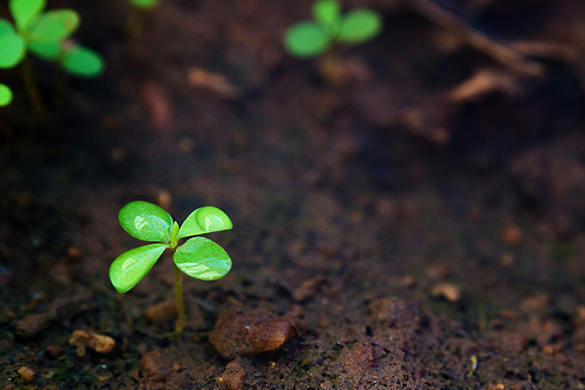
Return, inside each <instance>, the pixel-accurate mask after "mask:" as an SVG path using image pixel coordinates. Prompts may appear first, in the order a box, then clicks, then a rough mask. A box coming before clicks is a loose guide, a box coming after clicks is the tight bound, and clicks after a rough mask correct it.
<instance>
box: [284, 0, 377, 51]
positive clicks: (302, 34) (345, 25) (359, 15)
mask: <svg viewBox="0 0 585 390" xmlns="http://www.w3.org/2000/svg"><path fill="white" fill-rule="evenodd" d="M312 13H313V18H314V20H305V21H302V22H299V23H296V24H295V25H293V26H291V27H290V28H289V29H288V30H287V32H286V35H285V37H284V46H285V48H286V49H287V50H288V52H289V53H290V54H291V55H293V56H295V57H299V58H309V57H315V56H318V55H321V54H324V53H326V52H327V51H329V50H330V49H331V47H332V46H333V45H334V44H336V43H343V44H348V45H356V44H359V43H364V42H367V41H370V40H372V39H374V38H375V37H376V36H377V35H378V34H379V33H380V31H381V30H382V25H383V22H382V16H381V15H380V14H379V13H378V12H376V11H374V10H371V9H367V8H361V9H354V10H351V11H349V12H347V13H345V14H342V13H341V5H340V4H339V2H338V1H336V0H317V1H315V2H314V3H313V8H312Z"/></svg>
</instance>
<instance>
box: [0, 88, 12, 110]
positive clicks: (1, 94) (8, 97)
mask: <svg viewBox="0 0 585 390" xmlns="http://www.w3.org/2000/svg"><path fill="white" fill-rule="evenodd" d="M11 101H12V90H11V89H10V88H8V86H6V85H4V84H0V107H4V106H7V105H9V104H10V102H11Z"/></svg>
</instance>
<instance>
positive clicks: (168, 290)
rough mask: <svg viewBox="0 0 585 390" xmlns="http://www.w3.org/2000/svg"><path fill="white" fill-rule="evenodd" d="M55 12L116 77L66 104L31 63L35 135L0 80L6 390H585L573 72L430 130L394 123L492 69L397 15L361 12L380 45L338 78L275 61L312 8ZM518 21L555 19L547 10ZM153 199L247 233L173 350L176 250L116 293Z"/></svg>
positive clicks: (582, 138) (556, 65)
mask: <svg viewBox="0 0 585 390" xmlns="http://www.w3.org/2000/svg"><path fill="white" fill-rule="evenodd" d="M54 3H55V4H51V7H55V8H58V7H62V6H69V7H72V8H75V9H77V10H78V11H79V12H80V13H81V16H82V20H83V26H82V28H81V30H80V31H79V32H78V33H77V36H78V38H79V39H80V41H82V43H84V44H86V45H87V46H90V47H93V48H95V49H96V50H98V51H99V52H100V53H102V54H103V55H104V57H105V58H106V59H107V63H108V70H107V72H106V74H105V75H104V76H103V77H101V78H99V79H95V80H80V79H73V78H71V79H69V80H68V84H69V85H68V88H67V93H66V94H65V97H64V98H63V99H62V101H59V99H54V98H53V85H52V82H53V73H54V69H53V68H52V65H51V64H46V63H42V62H40V61H39V62H36V63H35V66H36V68H37V70H38V79H39V83H40V85H41V88H42V91H43V95H44V98H45V101H46V102H47V105H48V106H49V107H48V108H49V111H50V112H51V113H52V114H50V115H49V116H48V117H47V118H46V120H45V122H43V124H42V125H36V126H31V125H30V124H29V114H28V113H29V112H30V108H29V107H28V103H27V101H26V98H25V93H24V91H23V90H22V89H19V86H20V78H19V74H18V70H15V71H14V72H9V73H7V74H8V76H7V77H8V80H7V81H6V82H7V83H8V84H9V85H11V86H13V87H14V89H15V91H16V100H15V102H14V103H13V106H12V108H11V110H7V109H2V111H1V114H2V117H1V118H0V131H1V135H0V136H1V139H2V141H1V144H0V174H1V178H2V179H1V180H0V194H1V195H0V286H1V290H0V302H1V305H0V387H2V388H4V389H86V388H87V389H169V390H170V389H237V390H240V389H241V390H243V389H517V390H520V389H526V390H529V389H530V390H534V389H539V390H546V389H585V258H584V251H583V250H584V249H585V234H584V226H585V224H584V223H583V221H585V203H583V199H584V196H585V146H583V145H585V134H584V133H583V131H584V116H583V113H584V108H585V99H584V97H583V93H582V90H581V87H580V84H579V79H578V74H576V72H575V71H574V69H573V68H571V67H570V66H568V65H567V64H565V63H563V62H562V61H558V60H547V59H538V61H540V63H541V64H543V66H544V67H545V68H546V72H547V73H546V77H544V78H543V79H541V80H539V81H524V82H522V83H520V85H521V86H522V87H523V89H522V91H523V93H517V94H513V93H512V94H508V93H502V92H501V91H495V92H492V93H488V94H487V95H483V96H482V97H481V98H479V99H476V100H470V101H465V102H464V103H462V104H461V105H460V106H458V107H457V109H456V110H451V113H450V114H449V115H448V116H447V118H444V119H442V120H441V121H438V122H433V123H430V122H429V123H428V126H426V127H428V128H435V129H437V128H440V130H436V131H434V132H430V133H424V132H421V131H413V130H412V129H413V126H409V123H410V124H412V123H411V122H409V121H408V120H406V121H404V120H397V119H396V118H397V117H400V115H394V113H396V112H399V111H400V110H403V109H404V107H406V106H409V105H411V104H414V103H417V104H419V106H422V107H428V109H429V110H432V108H433V107H443V106H441V104H440V103H441V96H444V95H442V93H443V92H444V91H446V90H448V89H449V88H451V87H452V86H453V85H457V84H458V83H461V82H464V81H465V80H466V79H468V78H469V77H470V75H472V74H473V72H474V71H475V70H477V69H481V68H484V67H488V68H492V67H501V64H496V63H494V61H493V60H492V59H490V58H489V57H487V56H486V55H485V54H481V53H478V52H476V51H475V50H473V49H470V48H465V47H463V48H457V49H453V50H448V51H441V50H439V49H437V47H438V46H440V47H443V46H441V45H439V44H436V40H435V38H436V37H440V36H441V34H442V31H443V30H442V29H441V28H439V27H437V26H436V24H434V23H433V22H431V21H429V20H427V19H425V18H424V17H421V16H420V15H418V14H417V13H416V12H412V10H409V9H408V8H407V7H403V8H399V9H398V11H395V10H394V9H390V8H389V4H390V3H393V2H390V1H371V2H368V1H364V2H354V3H355V4H358V3H359V4H362V5H363V4H367V5H370V6H373V7H379V8H380V9H381V11H382V12H384V17H385V23H386V28H385V30H384V32H383V33H382V35H381V36H380V37H379V38H378V39H376V40H375V41H373V42H371V43H368V44H364V45H362V46H359V47H354V48H349V49H340V50H339V52H338V56H339V57H337V59H336V60H335V61H341V62H340V64H341V65H340V66H341V67H342V68H343V69H344V70H343V71H341V75H340V74H339V73H335V72H333V73H327V72H325V74H324V73H323V70H322V69H323V68H322V67H321V68H319V65H318V63H319V62H318V61H314V60H297V59H293V58H290V57H289V56H288V55H287V54H286V53H285V52H284V51H283V49H282V46H281V37H282V35H283V33H284V31H285V29H286V27H287V26H289V25H290V24H292V23H294V22H296V21H298V20H301V19H303V18H307V16H308V14H309V9H310V2H308V1H298V2H297V1H294V2H292V1H291V2H284V1H269V0H262V1H261V0H243V1H238V2H235V1H230V0H213V1H207V0H205V1H185V0H175V1H164V0H163V1H162V4H161V6H160V7H159V8H158V9H156V10H155V11H153V12H150V13H148V14H146V15H145V18H144V24H143V29H142V34H141V35H140V36H139V37H136V38H134V40H129V39H127V38H126V35H125V32H124V24H125V18H126V15H128V12H129V10H128V8H127V7H126V5H125V4H121V3H123V2H119V3H120V4H118V3H117V2H114V1H112V2H80V1H79V2H76V1H68V2H66V1H60V2H57V1H55V2H54ZM94 3H95V4H94ZM445 3H448V4H451V3H457V2H445ZM460 3H461V2H460ZM470 3H474V2H470ZM476 3H479V2H476ZM484 3H486V2H484ZM496 3H498V2H496ZM524 3H526V2H518V1H516V2H514V4H516V5H517V7H519V8H521V9H522V10H524V9H526V8H530V7H533V10H534V13H533V14H530V15H531V17H532V16H533V17H534V18H536V20H537V21H539V23H540V22H541V19H542V15H541V14H540V13H539V12H541V13H542V12H543V11H542V8H543V7H544V9H545V11H546V10H548V9H549V8H546V7H545V5H546V4H548V6H550V4H549V3H546V2H542V1H541V2H537V3H538V4H535V5H526V4H524ZM545 3H546V4H545ZM558 3H559V4H560V3H562V2H558ZM568 3H570V2H568ZM352 4H353V3H351V2H347V3H346V4H345V5H347V6H350V5H352ZM474 4H475V3H474ZM2 7H3V8H2V9H1V12H2V16H3V17H5V16H6V15H7V10H6V9H5V6H2ZM522 7H524V8H522ZM496 11H498V10H497V9H496V10H492V11H490V12H488V13H487V15H488V16H486V18H487V19H485V20H484V22H486V23H488V22H490V21H491V22H493V21H494V20H496V19H497V18H496V16H497V14H498V13H497V12H496ZM507 11H508V13H507V14H506V18H508V19H505V18H504V19H505V20H512V21H514V20H515V19H514V17H515V14H514V13H513V12H512V11H510V10H507ZM537 11H538V12H537ZM539 18H540V19H539ZM521 19H522V20H528V21H530V20H531V19H529V18H528V17H526V16H522V18H521ZM519 26H520V25H519ZM523 26H524V25H522V27H523ZM535 26H536V27H535ZM538 26H540V25H539V24H530V26H529V27H530V28H534V29H536V30H538ZM519 28H520V27H519ZM505 32H506V33H509V31H505ZM437 45H438V46H437ZM347 64H350V65H347ZM346 65H347V67H345V66H346ZM346 68H349V69H350V70H349V71H347V72H349V73H347V72H346ZM319 69H321V70H319ZM503 71H504V72H506V71H507V70H506V69H503ZM347 74H349V76H348V77H346V75H347ZM423 112H427V111H425V110H423ZM441 112H442V111H441ZM408 118H410V117H408ZM427 119H428V118H427ZM437 123H439V124H440V126H438V125H437ZM426 127H425V126H414V128H415V130H416V129H419V130H420V129H421V128H426ZM137 199H141V200H145V201H149V202H152V203H156V204H159V205H161V206H162V207H164V208H165V209H166V210H168V211H169V212H170V213H171V215H173V216H174V218H175V219H177V220H178V221H179V222H180V221H182V220H183V219H184V218H185V217H186V216H187V215H188V214H189V213H190V212H191V211H192V210H193V209H195V208H197V207H201V206H204V205H214V206H217V207H220V208H221V209H223V210H225V211H226V213H227V214H228V215H229V216H230V217H231V219H232V221H233V224H234V229H233V230H230V231H226V232H219V233H214V234H211V235H209V237H210V238H211V239H213V240H214V241H216V242H217V243H219V244H220V245H221V246H222V247H224V248H225V249H226V250H227V252H228V253H229V254H230V256H231V258H232V260H233V268H232V270H231V271H230V272H229V274H228V275H227V276H226V277H224V278H223V279H220V280H218V281H214V282H204V281H199V280H194V279H191V278H188V277H185V278H184V280H183V284H184V289H185V291H184V295H185V302H186V306H187V326H186V330H185V332H183V333H180V334H175V333H174V332H173V330H174V322H175V311H174V304H173V302H174V301H173V300H174V289H173V277H172V275H173V270H172V264H171V258H170V255H169V254H165V255H164V256H163V257H162V258H161V260H159V262H158V263H157V264H156V265H155V266H154V268H153V269H152V270H151V272H150V273H149V274H148V275H147V276H146V277H145V278H144V280H143V281H142V282H140V283H139V284H138V285H137V286H136V287H135V288H134V289H133V290H131V291H130V292H128V293H126V294H123V295H120V294H117V293H116V292H115V290H114V289H113V287H112V286H111V284H110V282H109V278H108V268H109V265H110V264H111V262H112V261H113V259H115V258H116V257H117V256H118V255H119V254H121V253H122V252H124V251H126V250H129V249H131V248H133V247H135V246H138V245H141V243H140V242H139V241H138V240H135V239H133V238H132V237H130V236H129V235H128V234H126V233H125V232H124V231H123V230H122V228H121V227H120V226H119V223H118V220H117V214H118V211H119V210H120V208H121V207H122V206H124V205H125V204H126V203H127V202H129V201H132V200H137ZM76 331H77V332H76ZM79 331H82V332H83V333H79ZM74 332H76V333H75V334H74ZM80 335H81V336H80ZM101 336H107V337H109V338H110V339H107V338H103V339H102V338H100V337H101ZM94 339H95V340H98V341H99V342H98V341H95V342H91V341H87V340H94ZM84 340H86V341H84ZM101 342H103V343H104V344H100V343H101ZM112 342H113V343H114V344H112ZM96 344H99V345H96ZM112 347H113V348H112Z"/></svg>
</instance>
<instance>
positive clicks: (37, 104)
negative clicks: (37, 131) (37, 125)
mask: <svg viewBox="0 0 585 390" xmlns="http://www.w3.org/2000/svg"><path fill="white" fill-rule="evenodd" d="M22 71H23V79H24V86H25V88H26V91H27V93H28V97H29V99H30V102H31V104H32V110H33V120H34V121H38V122H40V121H42V119H43V116H44V115H45V106H44V104H43V99H42V98H41V92H40V91H39V87H38V85H37V82H36V80H35V76H34V71H33V67H32V62H31V60H30V57H29V56H25V57H24V59H23V60H22Z"/></svg>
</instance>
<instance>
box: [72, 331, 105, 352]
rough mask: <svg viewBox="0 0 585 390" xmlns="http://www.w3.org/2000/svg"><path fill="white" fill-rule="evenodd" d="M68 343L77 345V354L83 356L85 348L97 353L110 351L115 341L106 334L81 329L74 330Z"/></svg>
mask: <svg viewBox="0 0 585 390" xmlns="http://www.w3.org/2000/svg"><path fill="white" fill-rule="evenodd" d="M69 345H72V346H74V347H77V350H76V351H75V352H76V353H77V356H79V357H83V356H85V350H86V348H90V349H93V350H94V351H96V352H97V353H103V354H107V353H110V352H112V349H114V346H115V345H116V342H115V341H114V339H112V338H111V337H108V336H103V335H100V334H97V333H95V332H92V331H90V332H86V331H83V330H76V331H74V332H73V334H71V337H70V338H69Z"/></svg>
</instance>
